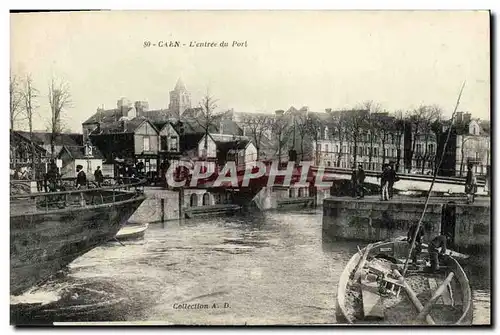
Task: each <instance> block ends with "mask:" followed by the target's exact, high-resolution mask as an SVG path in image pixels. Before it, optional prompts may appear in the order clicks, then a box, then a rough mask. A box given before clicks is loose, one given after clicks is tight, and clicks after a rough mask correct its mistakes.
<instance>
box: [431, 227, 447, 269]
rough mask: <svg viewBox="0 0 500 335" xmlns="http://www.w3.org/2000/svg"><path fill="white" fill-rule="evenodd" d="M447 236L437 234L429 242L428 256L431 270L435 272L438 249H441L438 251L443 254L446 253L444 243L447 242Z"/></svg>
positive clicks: (437, 267) (437, 265)
mask: <svg viewBox="0 0 500 335" xmlns="http://www.w3.org/2000/svg"><path fill="white" fill-rule="evenodd" d="M448 239H449V236H446V235H439V236H436V237H435V238H434V239H433V240H432V241H431V243H429V257H430V259H431V271H432V272H436V271H437V270H439V255H438V249H441V250H440V251H439V253H440V254H441V255H444V254H445V253H446V244H447V242H448Z"/></svg>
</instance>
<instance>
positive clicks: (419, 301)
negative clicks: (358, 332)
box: [336, 239, 472, 325]
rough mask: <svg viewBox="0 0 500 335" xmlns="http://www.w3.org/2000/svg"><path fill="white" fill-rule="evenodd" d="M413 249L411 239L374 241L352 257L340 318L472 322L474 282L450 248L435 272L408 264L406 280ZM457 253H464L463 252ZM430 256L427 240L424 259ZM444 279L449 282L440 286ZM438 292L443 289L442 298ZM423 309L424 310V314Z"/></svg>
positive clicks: (340, 293)
mask: <svg viewBox="0 0 500 335" xmlns="http://www.w3.org/2000/svg"><path fill="white" fill-rule="evenodd" d="M409 249H410V245H409V243H408V242H407V241H404V240H402V239H396V240H391V241H382V242H376V243H373V244H370V245H368V246H367V247H365V248H363V249H361V250H360V251H359V252H358V253H356V254H355V255H353V256H352V258H351V259H350V260H349V262H348V264H347V266H346V267H345V268H344V271H343V272H342V275H341V276H340V280H339V283H338V289H337V308H336V316H337V322H339V323H345V324H356V323H369V324H399V325H404V324H438V325H467V324H471V323H472V294H471V289H470V284H469V280H468V278H467V275H466V274H465V272H464V270H463V268H462V267H461V266H460V264H459V263H458V261H457V260H456V259H455V258H453V257H451V256H450V255H449V253H448V254H445V255H443V256H442V257H441V258H440V261H439V263H440V266H441V268H440V270H438V271H437V272H436V273H431V272H430V271H427V268H426V267H425V266H418V267H417V269H413V270H412V269H411V268H409V269H408V271H407V272H406V276H405V278H404V279H403V278H402V277H401V276H400V274H401V272H402V270H403V267H404V262H405V260H406V257H407V255H408V252H409ZM455 255H458V256H460V254H458V253H457V254H455ZM428 256H429V254H428V250H427V245H425V244H424V245H423V249H422V253H421V258H422V261H423V260H424V259H425V258H426V257H427V258H428ZM450 277H451V278H450ZM445 278H446V279H445ZM444 281H446V282H445V284H446V285H440V283H442V282H444ZM436 288H439V289H440V292H441V294H439V293H440V292H437V290H436ZM433 293H436V294H439V295H438V297H437V298H436V297H435V296H434V295H435V294H433ZM431 298H433V299H431ZM430 300H433V301H434V302H435V303H433V301H430ZM422 309H425V311H424V312H423V313H420V312H422ZM427 311H430V313H429V314H427V316H426V315H422V314H425V313H426V312H427ZM419 314H420V315H419Z"/></svg>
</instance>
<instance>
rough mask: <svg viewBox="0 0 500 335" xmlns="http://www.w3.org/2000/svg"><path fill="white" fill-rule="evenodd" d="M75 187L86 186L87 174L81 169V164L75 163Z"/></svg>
mask: <svg viewBox="0 0 500 335" xmlns="http://www.w3.org/2000/svg"><path fill="white" fill-rule="evenodd" d="M76 172H77V175H76V188H77V189H80V188H82V187H85V186H87V175H86V174H85V172H84V171H83V166H81V165H77V166H76Z"/></svg>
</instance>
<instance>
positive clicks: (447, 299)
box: [441, 283, 453, 306]
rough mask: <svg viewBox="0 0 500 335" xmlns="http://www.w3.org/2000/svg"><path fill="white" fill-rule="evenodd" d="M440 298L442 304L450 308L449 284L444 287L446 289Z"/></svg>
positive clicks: (451, 303) (451, 301)
mask: <svg viewBox="0 0 500 335" xmlns="http://www.w3.org/2000/svg"><path fill="white" fill-rule="evenodd" d="M441 298H442V299H443V303H444V304H445V305H450V306H451V305H453V299H452V298H451V295H450V284H449V283H448V284H447V285H446V289H445V290H444V291H443V294H442V295H441Z"/></svg>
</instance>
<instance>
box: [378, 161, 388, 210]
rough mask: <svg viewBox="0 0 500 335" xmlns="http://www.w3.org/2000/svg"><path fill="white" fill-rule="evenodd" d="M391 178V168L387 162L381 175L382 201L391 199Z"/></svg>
mask: <svg viewBox="0 0 500 335" xmlns="http://www.w3.org/2000/svg"><path fill="white" fill-rule="evenodd" d="M389 178H390V171H389V168H388V166H387V165H386V164H384V168H383V170H382V174H381V175H380V190H381V192H382V194H381V197H380V200H382V201H387V200H389Z"/></svg>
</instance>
